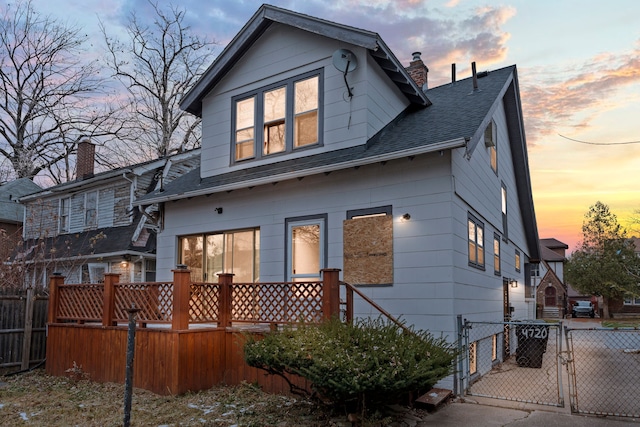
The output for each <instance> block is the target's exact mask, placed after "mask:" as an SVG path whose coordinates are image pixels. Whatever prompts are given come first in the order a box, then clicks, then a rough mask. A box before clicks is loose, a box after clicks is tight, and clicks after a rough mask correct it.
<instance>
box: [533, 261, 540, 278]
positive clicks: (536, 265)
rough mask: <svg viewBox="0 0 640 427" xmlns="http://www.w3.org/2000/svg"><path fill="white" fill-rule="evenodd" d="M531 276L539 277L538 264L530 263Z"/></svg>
mask: <svg viewBox="0 0 640 427" xmlns="http://www.w3.org/2000/svg"><path fill="white" fill-rule="evenodd" d="M531 277H540V264H531Z"/></svg>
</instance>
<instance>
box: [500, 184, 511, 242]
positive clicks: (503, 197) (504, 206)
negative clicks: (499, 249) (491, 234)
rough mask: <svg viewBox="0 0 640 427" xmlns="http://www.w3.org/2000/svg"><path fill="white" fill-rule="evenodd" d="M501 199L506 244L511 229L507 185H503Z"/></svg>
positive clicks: (503, 237)
mask: <svg viewBox="0 0 640 427" xmlns="http://www.w3.org/2000/svg"><path fill="white" fill-rule="evenodd" d="M500 199H501V205H502V206H501V210H502V239H503V240H504V241H505V242H506V241H507V238H508V237H507V235H508V234H509V228H508V224H507V186H506V185H505V183H504V182H503V183H502V188H501V189H500Z"/></svg>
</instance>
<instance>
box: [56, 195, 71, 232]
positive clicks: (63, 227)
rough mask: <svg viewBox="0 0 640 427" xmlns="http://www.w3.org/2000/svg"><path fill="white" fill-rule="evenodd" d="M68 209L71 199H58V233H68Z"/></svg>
mask: <svg viewBox="0 0 640 427" xmlns="http://www.w3.org/2000/svg"><path fill="white" fill-rule="evenodd" d="M70 209H71V197H63V198H62V199H60V213H59V216H58V219H59V227H58V230H59V232H60V233H68V232H69V226H70V216H69V214H70Z"/></svg>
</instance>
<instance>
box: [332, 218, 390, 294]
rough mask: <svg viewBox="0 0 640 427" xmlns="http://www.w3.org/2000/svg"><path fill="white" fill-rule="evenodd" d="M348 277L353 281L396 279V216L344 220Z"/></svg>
mask: <svg viewBox="0 0 640 427" xmlns="http://www.w3.org/2000/svg"><path fill="white" fill-rule="evenodd" d="M343 233H344V236H343V240H344V260H343V264H344V274H343V277H344V281H345V282H347V283H350V284H352V285H390V284H392V283H393V217H392V216H391V215H381V216H367V217H360V218H354V219H348V220H345V221H344V224H343Z"/></svg>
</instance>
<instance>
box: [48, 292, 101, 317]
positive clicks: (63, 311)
mask: <svg viewBox="0 0 640 427" xmlns="http://www.w3.org/2000/svg"><path fill="white" fill-rule="evenodd" d="M103 292H104V285H101V284H81V285H60V287H59V288H58V295H59V297H58V298H59V299H58V301H59V303H58V313H57V314H58V315H57V318H58V319H64V320H80V321H100V319H102V306H103V297H102V294H103Z"/></svg>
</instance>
